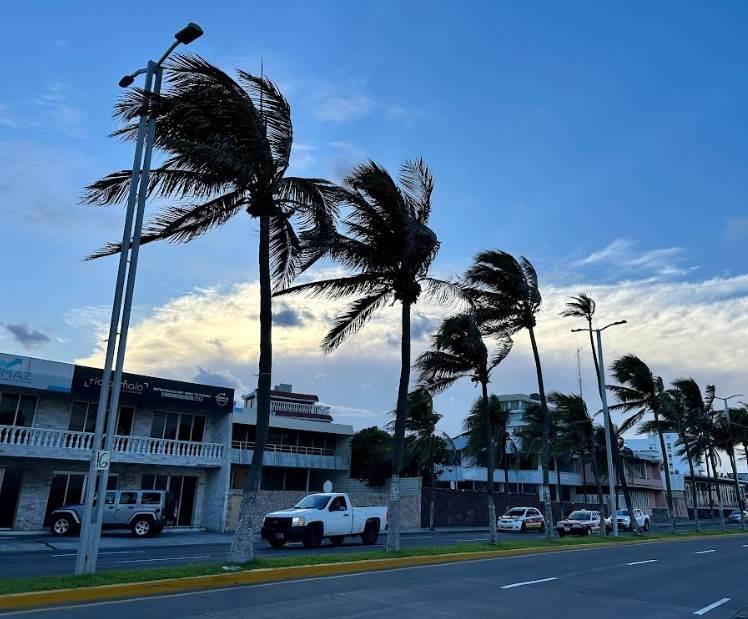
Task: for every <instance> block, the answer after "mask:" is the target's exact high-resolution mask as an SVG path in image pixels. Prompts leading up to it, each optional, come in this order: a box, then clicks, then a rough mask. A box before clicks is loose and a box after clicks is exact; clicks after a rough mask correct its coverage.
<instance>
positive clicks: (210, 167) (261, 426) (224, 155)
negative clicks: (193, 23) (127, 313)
mask: <svg viewBox="0 0 748 619" xmlns="http://www.w3.org/2000/svg"><path fill="white" fill-rule="evenodd" d="M166 74H167V80H168V82H169V88H168V89H167V90H166V91H165V92H164V93H163V94H162V95H161V96H160V97H159V99H158V100H157V101H156V105H153V106H151V107H152V109H153V110H154V111H153V113H154V114H155V116H156V118H157V124H156V127H157V129H156V134H155V144H156V147H157V148H159V149H160V150H162V151H163V152H164V153H165V154H166V155H167V157H166V159H165V161H164V162H163V164H162V165H161V166H159V167H158V168H156V169H154V170H152V172H151V177H150V180H151V182H150V186H149V187H148V192H149V195H154V196H158V197H160V198H162V199H165V200H167V201H168V202H170V203H171V205H168V206H165V207H164V208H163V209H162V210H161V212H160V213H159V214H158V215H157V216H156V217H155V218H154V219H153V220H152V221H151V222H150V224H148V225H147V226H146V227H145V229H144V233H143V237H142V241H141V242H142V243H144V244H145V243H151V242H153V241H168V242H172V243H186V242H189V241H192V240H194V239H196V238H199V237H201V236H203V235H204V234H206V233H208V232H209V231H210V230H212V229H213V228H216V227H218V226H221V225H222V224H224V223H226V222H227V221H228V220H229V219H231V218H232V217H233V216H234V215H237V214H238V213H241V212H246V213H247V214H248V215H249V216H250V217H251V218H253V219H257V220H258V221H259V228H260V238H259V278H260V355H259V375H258V380H257V409H258V410H257V437H256V441H255V448H254V452H253V455H252V466H251V471H250V474H249V476H248V477H247V481H246V484H245V487H244V495H243V498H242V503H241V508H240V513H239V523H238V525H237V528H236V531H235V533H234V537H233V540H232V543H231V549H230V551H229V560H231V561H235V562H242V561H248V560H251V559H252V557H253V546H252V542H253V524H252V523H253V520H254V518H255V509H256V502H257V493H258V491H259V487H260V479H261V476H262V458H263V452H264V449H265V442H266V439H267V432H268V425H269V420H270V385H271V370H272V337H271V329H272V307H271V294H272V290H271V279H274V280H275V286H276V287H283V286H284V285H286V284H287V283H288V282H289V281H290V280H291V279H292V278H293V277H294V276H295V275H296V274H297V273H298V272H299V271H300V270H301V269H302V268H303V266H304V264H305V263H306V262H307V261H308V257H307V256H306V255H305V251H304V248H303V245H302V242H301V240H300V239H303V238H305V237H306V236H307V235H309V234H310V233H311V231H312V230H313V229H315V228H324V229H327V228H329V227H330V226H331V225H332V220H333V218H334V215H335V207H334V204H333V203H332V202H331V201H330V200H328V195H329V193H330V191H331V189H332V186H331V185H330V184H329V183H327V182H326V181H322V180H319V179H303V178H297V177H292V176H286V170H287V168H288V163H289V157H290V155H291V145H292V142H293V129H292V124H291V109H290V106H289V104H288V102H287V101H286V99H285V98H284V97H283V95H282V94H281V92H280V91H279V90H278V88H277V87H276V86H275V85H274V84H273V83H272V82H271V81H269V80H268V79H266V78H264V77H257V76H255V75H251V74H250V73H247V72H245V71H238V72H237V76H238V78H237V79H236V80H234V79H233V78H232V77H230V76H229V75H228V74H226V73H224V72H223V71H222V70H220V69H219V68H217V67H215V66H213V65H211V64H210V63H208V62H206V61H205V60H203V59H202V58H200V57H198V56H178V57H176V58H175V60H174V61H172V62H171V64H169V65H168V66H167V68H166ZM145 96H146V95H145V94H144V93H143V92H142V91H140V90H137V89H133V90H131V91H129V93H128V94H127V95H126V96H125V97H124V99H123V100H122V101H121V102H120V103H119V104H118V105H117V108H116V115H117V116H118V117H119V118H120V119H121V120H122V121H123V123H124V126H123V127H122V128H121V129H119V130H118V131H116V132H115V135H118V136H121V137H123V138H125V139H128V140H134V138H135V134H136V132H137V118H138V115H139V114H140V112H141V110H142V109H143V108H144V105H146V103H147V102H146V101H145V100H144V97H145ZM129 189H130V170H121V171H118V172H113V173H112V174H109V175H108V176H106V177H104V178H103V179H101V180H99V181H97V182H96V183H94V184H92V185H90V186H89V187H88V188H87V191H86V194H85V196H84V202H86V203H89V204H100V205H105V204H114V203H119V202H122V201H123V200H124V199H125V198H126V196H127V194H128V191H129ZM120 250H121V247H120V244H119V243H110V244H108V245H106V246H105V247H103V248H102V249H100V250H99V251H97V252H96V253H94V254H93V255H92V256H90V257H89V258H99V257H102V256H107V255H111V254H116V253H119V251H120Z"/></svg>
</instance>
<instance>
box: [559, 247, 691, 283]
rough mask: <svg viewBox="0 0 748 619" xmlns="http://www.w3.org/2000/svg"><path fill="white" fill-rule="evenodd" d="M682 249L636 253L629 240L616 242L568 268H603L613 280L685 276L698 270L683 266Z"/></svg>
mask: <svg viewBox="0 0 748 619" xmlns="http://www.w3.org/2000/svg"><path fill="white" fill-rule="evenodd" d="M683 254H684V250H683V248H682V247H664V248H658V249H651V250H647V251H638V250H637V243H635V242H634V241H632V240H630V239H616V240H614V241H612V242H611V243H609V244H608V245H606V246H605V247H603V248H602V249H599V250H596V251H594V252H592V253H591V254H589V255H588V256H586V257H584V258H581V259H579V260H575V261H573V262H572V263H571V264H570V265H569V266H571V267H587V266H597V265H602V266H605V267H606V268H607V270H608V272H609V273H611V274H613V275H614V276H622V275H634V276H637V277H641V276H645V275H649V276H652V277H673V276H678V275H685V274H686V273H688V272H689V271H692V270H694V269H695V268H697V267H684V266H683V257H684V256H683Z"/></svg>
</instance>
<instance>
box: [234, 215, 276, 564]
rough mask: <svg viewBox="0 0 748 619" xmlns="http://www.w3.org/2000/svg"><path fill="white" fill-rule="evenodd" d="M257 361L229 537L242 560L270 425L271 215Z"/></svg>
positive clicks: (248, 550)
mask: <svg viewBox="0 0 748 619" xmlns="http://www.w3.org/2000/svg"><path fill="white" fill-rule="evenodd" d="M259 268H260V363H259V374H258V377H257V423H256V430H255V446H254V450H253V451H252V465H251V467H250V471H249V475H248V476H247V481H246V482H245V484H244V492H243V495H242V502H241V505H240V506H239V522H238V523H237V525H236V531H234V536H233V538H232V540H231V548H230V549H229V554H228V560H229V561H230V562H232V563H244V562H246V561H251V560H252V559H253V558H254V539H253V538H254V528H253V525H254V521H255V518H256V511H257V498H258V494H259V491H260V481H261V480H262V459H263V455H264V453H265V443H266V442H267V436H268V426H269V425H270V382H271V372H272V368H273V340H272V330H273V308H272V295H273V291H272V289H271V287H270V217H269V216H267V215H262V216H261V217H260V246H259Z"/></svg>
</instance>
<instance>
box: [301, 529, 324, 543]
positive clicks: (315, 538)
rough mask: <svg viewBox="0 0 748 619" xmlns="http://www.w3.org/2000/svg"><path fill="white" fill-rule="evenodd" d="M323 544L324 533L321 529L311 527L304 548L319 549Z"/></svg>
mask: <svg viewBox="0 0 748 619" xmlns="http://www.w3.org/2000/svg"><path fill="white" fill-rule="evenodd" d="M321 543H322V531H320V529H319V527H317V526H311V527H309V529H307V532H306V537H305V538H304V548H319V545H320V544H321Z"/></svg>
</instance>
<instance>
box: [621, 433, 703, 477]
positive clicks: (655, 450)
mask: <svg viewBox="0 0 748 619" xmlns="http://www.w3.org/2000/svg"><path fill="white" fill-rule="evenodd" d="M664 438H665V451H666V454H662V450H661V449H660V438H659V436H657V434H655V433H652V434H648V435H647V437H646V438H626V439H625V440H624V443H625V444H626V446H627V447H629V448H630V449H631V450H632V451H633V452H634V453H636V454H637V455H639V454H640V455H642V456H646V455H647V454H656V456H657V457H658V458H659V459H660V461H661V462H665V461H667V463H668V469H669V470H670V475H689V474H690V471H689V468H688V459H687V458H686V456H685V455H683V456H680V455H679V454H678V452H679V451H680V449H681V448H680V446H679V445H678V444H677V442H678V435H677V434H676V433H675V432H666V433H665V434H664ZM665 456H667V457H665ZM693 468H694V472H695V473H696V475H703V474H704V473H705V471H704V464H703V462H702V461H701V460H699V461H694V463H693ZM663 470H664V468H663ZM663 479H664V477H663Z"/></svg>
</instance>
